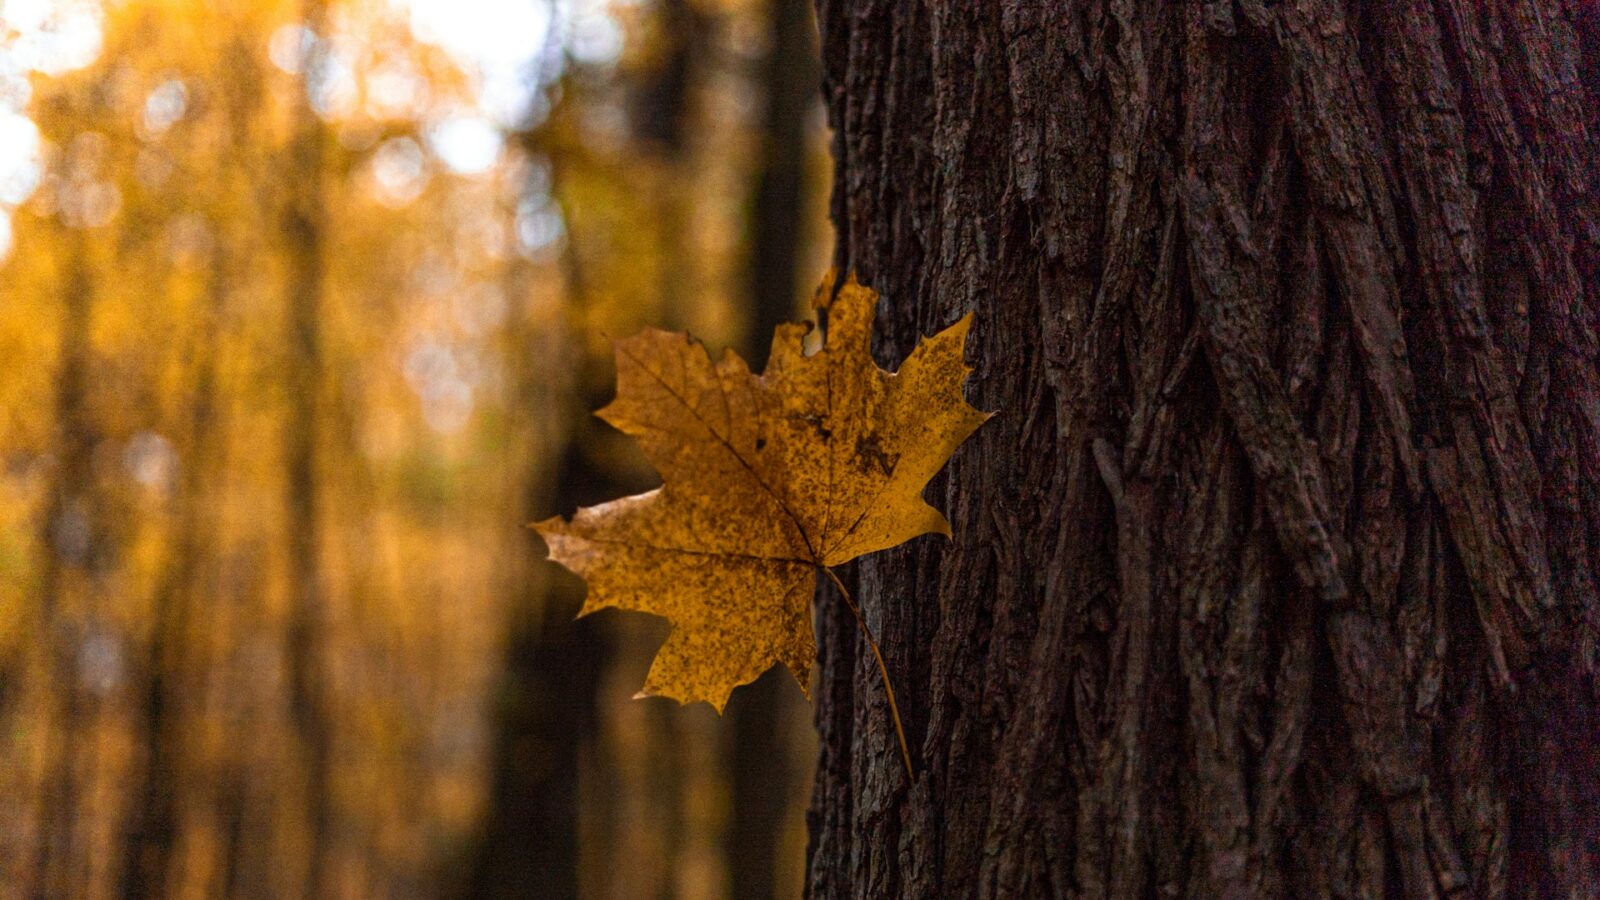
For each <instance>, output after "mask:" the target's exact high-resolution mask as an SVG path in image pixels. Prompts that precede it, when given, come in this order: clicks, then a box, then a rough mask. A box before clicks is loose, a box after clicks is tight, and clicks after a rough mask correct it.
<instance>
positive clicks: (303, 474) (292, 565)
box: [283, 0, 334, 896]
mask: <svg viewBox="0 0 1600 900" xmlns="http://www.w3.org/2000/svg"><path fill="white" fill-rule="evenodd" d="M301 12H302V17H303V20H304V25H305V27H306V28H307V29H308V30H309V31H310V32H311V33H312V34H314V35H316V36H317V40H316V41H315V42H308V44H307V46H306V47H305V48H304V49H303V50H302V53H301V60H300V67H301V74H302V77H303V78H304V79H305V83H306V87H305V89H304V93H302V95H301V96H300V97H299V98H298V99H297V102H296V106H295V129H296V130H295V137H294V141H293V144H292V146H291V147H290V151H289V155H290V159H289V160H288V162H289V166H290V169H289V171H290V172H291V173H293V174H292V175H291V178H292V179H293V182H292V184H291V185H290V186H289V187H288V193H287V197H286V201H287V203H286V208H285V210H284V220H283V228H284V233H285V237H286V239H287V242H288V245H289V248H290V249H289V259H290V274H289V296H288V298H287V299H288V309H287V313H288V321H287V323H286V324H287V326H288V328H287V333H286V335H285V337H286V345H287V347H286V350H287V353H286V356H287V359H286V367H285V382H286V383H285V388H286V391H287V394H288V396H287V398H286V399H287V402H288V406H289V413H288V418H287V421H286V422H285V424H284V431H283V441H284V444H283V458H284V466H285V468H286V470H287V477H286V480H285V483H284V489H285V497H284V505H285V507H286V509H287V512H288V517H287V518H288V521H287V523H286V526H285V528H286V533H285V538H286V540H287V543H288V547H287V554H286V558H287V562H288V571H289V578H290V585H291V587H290V590H291V592H292V597H291V600H290V608H289V621H288V637H287V652H286V657H287V668H288V677H289V692H290V712H291V721H292V723H293V728H294V733H295V737H296V740H297V741H298V744H299V747H298V749H299V753H300V757H301V770H302V772H303V773H304V779H305V782H304V784H305V786H304V797H305V815H306V821H305V828H306V834H305V840H306V845H305V846H306V860H307V861H306V875H305V886H306V894H307V896H317V895H318V894H320V893H322V892H323V890H324V887H325V884H326V879H327V877H328V876H327V870H328V862H329V858H330V855H331V853H332V848H331V847H330V846H329V841H330V840H331V832H332V829H333V825H334V821H333V819H334V808H333V796H332V790H333V785H332V781H333V779H332V769H333V752H334V751H333V734H334V726H333V718H332V717H333V711H332V709H331V697H330V687H329V684H328V672H327V666H328V660H327V658H326V655H327V646H326V643H327V627H328V623H329V610H328V600H329V592H328V585H327V584H326V580H327V576H326V573H325V572H324V571H323V564H322V535H323V532H322V508H323V505H324V498H323V492H322V486H321V483H320V481H319V475H320V471H319V470H320V465H321V455H322V448H321V444H322V439H323V435H322V429H321V425H322V412H321V406H322V404H321V398H322V392H323V379H324V376H325V364H326V361H325V359H324V354H323V342H324V338H323V325H322V318H323V315H324V312H323V305H324V296H323V294H324V291H325V285H324V283H323V282H324V279H325V278H326V276H327V272H326V269H327V259H326V256H325V251H326V248H325V246H324V244H323V241H324V239H325V234H324V232H325V229H326V226H327V209H326V198H325V197H324V196H323V190H324V178H323V175H324V173H323V167H324V165H325V164H326V161H325V158H324V157H325V155H326V152H327V144H328V139H329V135H328V130H327V126H326V125H324V124H323V122H322V120H321V119H320V118H319V117H318V116H317V113H316V110H315V109H314V108H313V98H312V95H311V93H312V91H314V90H318V89H320V88H318V87H317V86H316V79H317V78H319V77H321V75H320V73H321V72H322V68H323V67H324V66H326V65H328V62H327V60H328V53H329V50H328V44H327V42H326V40H325V39H326V36H327V30H326V26H327V12H328V11H327V6H326V3H325V0H304V3H303V4H302V7H301Z"/></svg>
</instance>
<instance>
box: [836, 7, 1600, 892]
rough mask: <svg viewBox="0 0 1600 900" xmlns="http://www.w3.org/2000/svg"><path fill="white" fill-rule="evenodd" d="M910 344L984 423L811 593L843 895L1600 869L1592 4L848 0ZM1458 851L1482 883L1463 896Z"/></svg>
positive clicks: (854, 128) (840, 124) (1597, 48)
mask: <svg viewBox="0 0 1600 900" xmlns="http://www.w3.org/2000/svg"><path fill="white" fill-rule="evenodd" d="M819 21H820V25H821V31H822V40H823V58H824V61H825V68H826V74H825V95H826V100H827V103H828V106H829V111H830V119H831V122H832V124H833V127H834V129H835V148H834V149H835V156H836V160H837V165H838V169H837V179H836V183H835V195H834V200H833V216H834V220H835V222H836V224H837V226H838V230H839V249H838V258H839V262H840V264H841V265H842V266H844V267H847V268H853V269H855V270H856V271H857V272H859V273H860V275H861V277H862V279H863V280H864V281H865V282H867V283H868V284H871V285H872V286H874V287H876V288H878V289H879V290H880V291H882V292H883V294H884V298H885V300H884V302H883V304H882V305H881V307H880V314H881V334H882V339H881V345H880V347H879V349H880V350H881V352H882V354H883V357H884V360H885V361H891V360H898V359H899V358H901V357H903V356H904V354H905V353H906V352H907V351H909V349H910V348H911V346H912V344H913V342H914V341H915V339H916V338H917V336H918V335H919V334H922V333H926V332H929V331H932V330H933V329H935V328H937V327H939V326H941V325H944V324H947V323H949V322H950V321H953V320H954V319H955V318H956V317H957V316H958V315H960V314H961V313H962V312H963V311H965V310H969V309H971V310H975V311H976V313H977V322H976V325H975V326H974V330H973V337H972V339H971V341H970V345H969V357H970V359H971V361H972V362H973V363H974V364H975V365H976V367H977V371H976V374H975V376H974V378H973V383H972V387H971V392H972V395H973V398H974V400H975V402H976V403H977V404H978V405H979V406H980V407H983V408H987V409H996V410H999V413H1000V414H999V416H998V417H996V418H995V419H994V420H993V421H992V422H990V423H989V424H988V425H986V426H985V427H984V428H983V429H982V430H980V431H979V432H978V434H977V436H976V437H974V438H973V439H972V440H971V441H970V442H969V444H968V445H967V446H965V447H963V448H962V449H961V450H960V451H958V452H957V453H956V455H955V457H954V459H953V461H952V462H951V464H950V466H949V468H948V469H947V470H946V473H945V475H944V476H942V477H940V478H938V479H936V481H935V483H934V485H933V486H932V487H931V488H930V490H929V498H930V499H931V500H932V501H933V502H934V503H935V504H936V505H939V506H942V507H943V508H944V509H945V510H946V512H947V513H948V514H949V516H950V519H951V521H952V523H953V524H954V529H955V538H954V539H953V540H952V541H949V542H945V541H942V540H939V539H933V538H925V539H921V540H918V541H915V542H913V543H911V544H909V545H907V546H905V547H903V548H900V549H897V550H894V551H890V552H886V553H883V554H880V555H878V556H877V557H875V558H871V559H868V560H864V561H863V562H861V563H860V564H859V565H858V567H857V568H856V570H855V572H854V574H853V580H854V583H855V586H856V589H857V590H858V592H859V593H858V596H859V597H860V598H861V602H862V606H863V607H864V608H865V610H866V614H867V617H868V619H869V621H870V623H871V624H872V626H873V627H874V628H875V629H876V631H877V634H878V635H879V636H880V637H881V639H882V641H883V645H884V650H885V653H886V655H887V657H888V662H889V666H890V669H891V672H892V674H893V677H894V679H895V682H896V687H897V689H898V692H899V694H900V701H901V707H902V710H903V712H904V713H905V716H906V722H905V724H906V729H907V732H908V736H909V738H910V740H911V744H912V752H913V755H914V757H915V759H916V763H917V766H918V768H919V770H920V779H919V781H918V782H917V783H916V784H915V785H911V784H908V782H907V779H906V777H905V774H904V773H903V772H902V771H901V767H900V765H899V760H898V756H897V750H896V748H895V740H894V733H893V729H892V727H891V725H890V723H889V720H888V718H887V713H886V710H885V702H884V696H883V690H882V688H881V686H880V684H879V682H878V679H877V677H876V673H875V672H874V671H873V669H872V666H871V662H870V658H869V656H868V655H867V654H865V653H864V652H862V649H861V644H860V640H859V638H858V637H857V634H856V628H855V624H854V623H853V622H852V621H851V617H850V615H849V613H848V612H846V611H845V610H844V608H843V605H842V604H841V603H840V602H839V601H838V599H837V598H835V597H832V596H824V597H822V598H820V603H821V607H820V622H821V625H820V647H821V656H822V662H821V672H820V681H819V692H818V702H819V710H818V722H819V727H820V730H821V734H822V739H823V742H824V749H823V756H822V760H821V763H820V768H819V771H818V782H817V788H816V792H815V796H814V800H813V808H812V814H811V815H812V819H811V829H812V847H811V856H810V878H809V889H810V893H811V895H812V896H815V897H891V896H892V897H1035V896H1073V897H1118V898H1122V897H1166V896H1193V897H1251V896H1261V897H1334V896H1339V897H1353V896H1369V897H1372V896H1394V897H1441V896H1445V895H1458V896H1474V897H1563V898H1568V897H1570V898H1577V897H1595V896H1600V818H1597V817H1596V816H1595V810H1596V809H1597V808H1600V783H1597V779H1600V714H1597V681H1596V674H1597V668H1600V659H1597V637H1600V634H1597V632H1600V598H1597V585H1596V573H1597V568H1600V375H1597V357H1596V334H1597V323H1596V315H1597V312H1600V283H1597V276H1600V271H1597V264H1600V228H1597V226H1600V194H1597V191H1596V184H1595V180H1594V179H1595V175H1594V174H1593V173H1594V170H1595V162H1596V158H1597V155H1596V150H1597V146H1596V140H1595V138H1596V136H1597V134H1600V122H1597V119H1596V116H1597V111H1600V96H1597V92H1600V79H1597V77H1596V76H1597V63H1596V60H1600V13H1597V12H1596V10H1595V7H1594V5H1593V4H1588V3H1581V2H1578V0H1481V2H1470V0H1394V2H1383V3H1377V2H1366V3H1356V2H1350V0H1283V2H1277V3H1266V2H1262V0H1205V2H1202V0H1187V2H1173V3H1164V2H1153V0H1147V2H1134V0H1104V2H1072V3H1060V4H1024V3H1010V2H1007V3H992V4H987V3H979V4H974V3H969V2H964V0H928V2H925V3H904V4H895V3H887V4H885V3H865V2H859V0H856V2H851V0H820V2H819ZM1458 892H1459V893H1458Z"/></svg>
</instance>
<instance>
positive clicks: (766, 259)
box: [723, 0, 817, 900]
mask: <svg viewBox="0 0 1600 900" xmlns="http://www.w3.org/2000/svg"><path fill="white" fill-rule="evenodd" d="M764 7H765V11H766V20H767V22H766V24H767V28H768V32H767V34H768V41H769V43H768V45H767V52H766V55H765V58H763V59H762V60H761V63H760V75H759V84H760V86H761V94H762V101H763V102H764V104H765V109H764V110H763V114H762V117H761V127H760V130H759V131H758V132H757V142H758V143H757V151H756V152H757V153H758V154H759V155H758V160H759V161H758V163H757V165H756V166H755V172H754V176H755V177H754V182H755V183H754V186H753V188H754V189H753V190H752V191H751V199H750V213H749V219H748V220H747V222H746V226H745V227H746V231H747V237H746V241H747V242H748V246H747V250H746V252H747V253H748V257H747V259H746V262H745V273H744V274H745V292H746V293H747V295H748V296H749V298H750V305H749V307H748V319H747V323H748V324H747V325H746V327H745V338H744V341H743V342H742V343H743V346H741V347H740V353H741V355H742V356H744V358H745V360H746V361H747V362H748V363H749V364H750V367H751V368H752V369H753V370H755V371H758V372H759V371H761V370H762V369H764V368H765V367H766V359H767V352H768V350H769V349H770V346H771V343H772V333H773V330H774V329H776V328H777V327H778V326H779V325H781V324H783V323H785V322H789V321H793V320H794V319H796V318H802V317H801V316H799V314H798V313H799V310H798V304H797V302H796V301H797V300H798V299H799V296H800V291H799V281H800V277H799V269H800V258H801V256H802V253H803V252H804V251H805V249H806V246H807V236H806V233H805V232H806V225H807V224H808V222H809V221H810V217H809V216H808V215H807V212H808V209H809V208H810V203H809V199H810V198H809V197H808V194H809V193H810V191H808V190H807V184H806V157H807V155H808V151H809V150H810V142H808V141H807V140H806V117H807V115H808V114H809V113H811V112H812V110H813V104H814V103H815V102H816V90H817V62H816V54H817V48H816V29H815V26H814V25H813V24H812V20H811V5H810V2H809V0H767V2H766V3H765V4H764ZM811 274H814V273H807V277H808V278H809V277H810V275H811ZM739 693H740V694H741V695H742V696H740V697H738V698H736V699H734V700H733V701H732V703H731V704H730V705H729V706H728V708H727V710H726V711H725V712H724V714H723V721H724V723H725V724H724V728H725V731H724V733H725V734H726V735H727V739H726V746H727V752H726V757H727V768H728V786H729V788H730V794H731V796H730V798H729V800H730V802H729V804H728V818H727V824H726V828H725V835H724V839H723V854H724V856H725V857H726V859H727V868H728V890H729V895H730V896H732V897H735V898H738V900H773V898H775V897H782V896H788V894H787V893H786V891H785V890H784V889H785V888H786V889H788V890H789V891H792V890H793V889H794V888H795V887H797V885H796V883H795V882H793V881H791V882H789V883H788V884H785V885H781V886H780V884H779V878H780V872H781V871H782V867H781V866H780V865H779V859H780V858H781V855H782V852H783V832H784V826H785V825H786V824H787V823H786V821H785V813H787V812H788V810H789V808H790V803H791V797H793V796H794V795H795V794H796V793H797V792H798V791H800V790H803V789H804V788H803V785H799V784H796V782H797V781H798V776H800V775H801V774H803V773H802V772H799V771H796V767H794V766H791V765H789V764H788V759H787V757H788V756H789V754H788V753H787V748H788V746H789V745H790V744H791V743H792V741H793V738H792V736H791V734H790V733H789V723H790V722H793V721H796V719H797V718H798V715H797V712H798V711H797V710H795V707H796V706H797V705H798V704H799V703H800V702H801V700H800V696H801V695H800V692H798V691H796V690H794V686H793V684H792V680H791V678H790V676H789V674H788V673H787V672H784V671H781V670H779V669H773V670H771V671H769V672H767V673H766V674H765V675H763V676H762V677H761V678H760V679H758V680H757V681H756V682H755V683H753V684H751V685H749V686H748V687H746V688H745V689H744V690H742V691H740V692H739ZM801 721H803V719H802V720H801Z"/></svg>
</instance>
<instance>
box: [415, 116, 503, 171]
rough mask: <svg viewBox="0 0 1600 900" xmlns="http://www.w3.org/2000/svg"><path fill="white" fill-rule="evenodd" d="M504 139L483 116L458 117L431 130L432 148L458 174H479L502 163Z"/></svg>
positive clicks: (498, 130)
mask: <svg viewBox="0 0 1600 900" xmlns="http://www.w3.org/2000/svg"><path fill="white" fill-rule="evenodd" d="M503 143H504V138H503V137H502V135H501V133H500V129H499V128H496V127H495V125H494V123H493V122H490V121H489V120H488V119H486V118H484V117H482V116H474V115H454V116H450V117H449V118H446V119H444V120H443V121H441V122H439V123H438V124H437V125H434V126H433V127H432V128H429V129H428V147H429V149H431V150H432V151H433V153H434V155H435V156H437V157H439V161H440V162H443V163H444V164H445V166H446V167H447V168H448V169H449V170H450V171H452V172H454V173H456V174H457V175H478V174H481V173H483V172H487V171H488V170H489V169H490V168H492V167H493V166H494V164H495V163H497V162H499V161H500V147H501V145H502V144H503Z"/></svg>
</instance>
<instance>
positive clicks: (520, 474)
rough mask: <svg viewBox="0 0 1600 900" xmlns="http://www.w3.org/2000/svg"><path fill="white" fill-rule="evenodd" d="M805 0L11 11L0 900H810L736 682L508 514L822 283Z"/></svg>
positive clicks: (783, 744)
mask: <svg viewBox="0 0 1600 900" xmlns="http://www.w3.org/2000/svg"><path fill="white" fill-rule="evenodd" d="M815 53H816V49H815V37H814V34H813V25H812V22H811V17H810V11H809V3H808V2H807V0H299V2H277V0H259V2H256V0H229V2H214V0H106V2H91V0H54V2H52V0H0V214H3V215H0V253H3V254H4V258H3V260H0V359H3V360H4V363H3V369H0V798H3V800H0V896H3V897H19V898H24V897H25V898H33V897H51V898H54V897H95V898H98V897H118V898H135V897H185V898H187V897H195V898H201V897H204V898H211V897H247V898H256V897H259V898H285V897H338V898H344V897H351V898H355V897H396V898H405V897H557V898H559V897H572V896H581V897H594V898H613V897H615V898H634V897H643V898H666V897H684V898H702V897H704V898H717V897H739V898H747V897H748V898H756V900H759V898H763V897H768V896H776V897H786V896H798V895H799V892H800V885H801V882H802V864H803V850H804V841H805V827H804V805H805V798H806V794H807V791H808V781H809V777H810V769H811V766H812V762H813V758H814V754H815V744H814V738H813V737H812V734H811V726H810V711H809V708H808V707H807V706H806V704H805V701H804V698H803V696H802V693H801V691H800V689H799V687H798V686H797V685H795V684H794V683H793V681H792V679H788V678H787V676H786V675H781V673H777V672H769V673H768V675H767V676H766V677H764V678H763V679H762V680H761V681H760V682H758V683H757V684H756V685H754V686H753V687H747V688H743V689H740V690H739V691H737V692H735V694H734V697H733V700H732V702H731V704H730V706H729V709H728V713H727V715H726V716H725V717H723V718H721V719H719V718H718V717H717V716H716V715H715V714H714V713H713V712H712V711H711V710H710V709H709V708H708V707H706V706H705V705H704V704H699V705H696V706H693V707H678V706H676V705H675V704H673V703H672V702H670V701H666V700H647V701H635V700H632V699H631V694H632V693H633V690H634V688H635V687H636V686H637V685H638V684H639V683H641V681H642V678H643V672H644V670H645V668H646V667H647V665H648V661H649V657H650V655H651V651H652V649H653V648H654V646H655V645H656V644H657V643H658V642H659V641H660V640H661V639H662V638H663V637H664V634H665V625H664V623H663V622H660V621H656V620H652V619H650V618H648V617H643V616H623V615H618V614H616V613H612V612H607V613H603V614H600V615H598V616H596V617H593V618H591V619H585V620H583V621H582V622H579V623H576V624H574V623H572V622H571V621H570V619H571V616H572V614H573V612H574V611H575V609H576V606H577V602H578V598H579V596H580V594H581V590H582V587H581V583H580V582H578V581H577V580H576V579H575V578H572V577H571V576H569V575H566V574H565V573H562V572H560V571H559V570H556V569H554V568H553V567H551V566H550V565H548V564H547V563H545V562H543V561H542V560H543V556H544V549H543V547H542V546H541V545H540V544H539V542H538V540H537V538H535V537H534V536H533V535H532V533H531V531H529V530H527V529H526V528H525V527H524V525H525V523H527V522H529V521H532V520H534V519H537V518H541V517H544V516H547V515H551V514H554V513H557V512H561V513H570V512H571V511H572V509H573V508H574V507H575V506H577V505H579V504H588V503H593V502H597V501H600V500H604V499H609V498H612V497H615V496H617V495H619V494H622V493H625V492H630V491H634V490H640V489H643V488H646V487H649V486H650V485H651V484H652V479H653V477H654V476H653V475H652V473H651V472H650V471H649V470H648V468H647V467H645V466H644V465H643V463H642V462H641V460H640V459H639V457H637V456H636V455H635V454H634V452H633V451H632V449H631V447H629V446H628V445H627V443H626V442H625V441H624V440H622V439H621V438H620V437H619V436H618V435H616V434H615V433H614V432H611V431H609V429H607V428H605V426H603V425H601V424H600V423H599V422H598V421H596V420H594V419H593V418H592V417H591V416H590V412H591V411H592V410H593V409H595V408H596V407H598V406H599V405H601V404H602V403H603V402H604V401H605V400H606V399H607V397H608V396H609V392H610V390H611V387H610V384H609V379H610V378H611V374H610V372H611V364H610V358H609V356H610V351H609V341H608V337H609V336H625V335H627V334H630V333H632V332H633V331H635V330H637V329H638V328H640V327H642V326H644V325H646V324H651V325H657V326H661V327H666V328H687V329H689V330H692V331H693V332H694V333H695V334H696V335H698V336H702V337H704V338H705V339H707V341H708V343H710V344H711V345H712V346H713V347H716V346H734V347H736V348H738V349H740V350H741V351H744V352H746V354H747V355H749V356H751V357H753V360H752V361H753V362H754V363H756V364H757V365H759V364H760V362H761V361H762V360H763V359H764V357H765V343H766V340H765V336H767V335H770V333H771V328H772V326H773V325H774V324H775V323H776V322H778V321H782V320H785V319H790V318H796V317H798V315H799V313H800V307H799V298H800V297H801V296H803V295H804V294H806V293H808V288H809V285H810V284H811V283H813V282H814V281H815V279H816V277H817V276H818V275H819V274H820V272H821V271H822V269H823V267H824V266H825V261H826V257H827V253H828V246H829V236H828V233H827V230H826V229H827V226H826V224H825V215H824V213H825V205H826V196H825V193H826V191H825V188H824V185H825V184H826V179H827V168H828V163H827V154H826V147H825V138H824V125H823V121H822V115H821V111H820V105H819V104H818V103H817V102H816V94H817V90H816V86H817V67H816V63H815V60H814V56H815Z"/></svg>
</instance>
